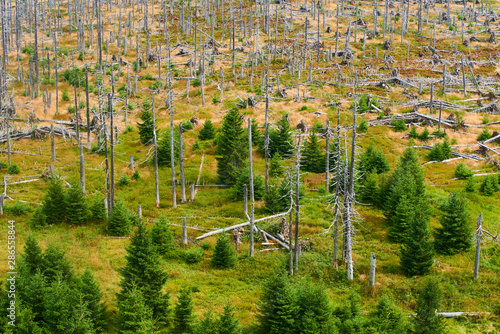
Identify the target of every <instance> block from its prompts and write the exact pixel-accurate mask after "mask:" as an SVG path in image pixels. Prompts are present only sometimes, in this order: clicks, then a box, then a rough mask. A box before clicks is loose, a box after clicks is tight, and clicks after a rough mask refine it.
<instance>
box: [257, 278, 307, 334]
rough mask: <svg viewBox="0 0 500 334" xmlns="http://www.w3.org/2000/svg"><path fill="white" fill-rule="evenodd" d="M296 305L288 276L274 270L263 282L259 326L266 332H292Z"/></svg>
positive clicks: (269, 333)
mask: <svg viewBox="0 0 500 334" xmlns="http://www.w3.org/2000/svg"><path fill="white" fill-rule="evenodd" d="M297 314H298V307H297V304H296V303H295V300H294V294H293V292H292V289H291V286H290V283H289V278H288V276H287V275H286V274H285V273H284V272H283V271H280V272H275V273H273V274H271V276H270V277H269V278H268V279H267V280H266V282H265V283H264V291H263V294H262V296H261V299H260V305H259V314H258V319H259V327H260V329H261V332H262V333H267V334H294V333H295V326H296V325H297Z"/></svg>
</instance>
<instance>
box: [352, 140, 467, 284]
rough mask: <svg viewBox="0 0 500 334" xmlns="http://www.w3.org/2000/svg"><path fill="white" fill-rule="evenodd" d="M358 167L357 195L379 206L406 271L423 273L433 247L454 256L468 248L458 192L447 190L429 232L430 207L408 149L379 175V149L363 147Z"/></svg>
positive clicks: (427, 268) (463, 202)
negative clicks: (388, 172) (391, 166)
mask: <svg viewBox="0 0 500 334" xmlns="http://www.w3.org/2000/svg"><path fill="white" fill-rule="evenodd" d="M360 169H361V172H362V176H361V182H360V186H359V189H358V193H359V197H360V198H361V199H362V200H363V201H365V202H368V203H371V204H373V205H376V206H378V207H380V208H381V209H383V210H384V216H385V225H386V226H387V228H388V237H389V239H390V240H391V241H392V242H395V243H399V244H401V249H400V260H401V268H402V270H403V272H404V273H405V274H406V275H407V276H414V275H423V274H426V273H428V272H429V271H430V269H431V267H432V264H433V258H434V254H435V252H438V253H440V254H446V255H455V254H458V253H460V252H464V251H467V250H468V249H470V247H471V241H472V237H473V233H472V232H473V231H472V225H471V220H470V216H469V212H468V209H467V199H466V198H465V197H464V195H463V193H461V192H454V193H452V194H450V196H449V198H448V199H447V201H446V202H445V203H444V204H443V205H442V206H441V207H440V209H441V216H440V219H439V222H440V224H441V226H440V227H439V228H436V229H435V230H434V231H432V232H431V230H430V228H429V222H430V217H431V213H432V208H431V206H430V204H429V199H428V196H427V194H426V190H425V183H424V175H423V171H422V169H421V167H420V166H419V162H418V157H417V154H416V151H415V150H414V149H412V148H407V149H406V150H405V151H404V153H403V155H402V156H401V158H400V160H399V162H398V164H397V166H396V169H395V170H394V172H393V173H392V175H390V176H385V175H382V176H381V174H383V173H384V172H386V171H388V170H389V164H388V162H387V160H386V159H385V157H384V156H383V154H382V152H381V151H377V150H374V149H373V148H372V147H369V148H368V149H367V150H366V151H365V152H364V153H363V154H362V155H361V157H360ZM432 236H434V239H433V240H432Z"/></svg>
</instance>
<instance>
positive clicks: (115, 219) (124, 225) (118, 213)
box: [107, 200, 132, 236]
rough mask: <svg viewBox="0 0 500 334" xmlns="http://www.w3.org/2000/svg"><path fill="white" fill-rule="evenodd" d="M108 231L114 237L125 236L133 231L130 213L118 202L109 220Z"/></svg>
mask: <svg viewBox="0 0 500 334" xmlns="http://www.w3.org/2000/svg"><path fill="white" fill-rule="evenodd" d="M107 231H108V233H109V235H112V236H124V235H127V234H130V232H131V231H132V221H131V219H130V213H129V212H128V209H127V208H126V207H125V204H124V203H123V202H122V201H120V200H118V201H116V203H115V206H114V207H113V211H112V212H111V215H110V216H109V218H108V223H107Z"/></svg>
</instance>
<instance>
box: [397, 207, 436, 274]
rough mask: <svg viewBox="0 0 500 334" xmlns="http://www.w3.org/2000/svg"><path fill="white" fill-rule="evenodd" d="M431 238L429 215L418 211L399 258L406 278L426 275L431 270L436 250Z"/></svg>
mask: <svg viewBox="0 0 500 334" xmlns="http://www.w3.org/2000/svg"><path fill="white" fill-rule="evenodd" d="M430 238H431V232H430V230H429V218H428V214H427V213H423V212H421V211H418V210H416V211H415V212H414V214H413V220H412V223H411V225H410V228H409V230H408V233H406V236H405V238H404V242H403V244H402V245H401V250H400V256H399V259H400V261H401V269H402V270H403V272H404V274H405V275H406V276H408V277H412V276H415V275H425V274H427V273H428V272H429V271H430V270H431V267H432V264H433V258H434V249H433V245H432V241H431V239H430Z"/></svg>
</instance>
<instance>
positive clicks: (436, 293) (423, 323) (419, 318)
mask: <svg viewBox="0 0 500 334" xmlns="http://www.w3.org/2000/svg"><path fill="white" fill-rule="evenodd" d="M441 298H442V292H441V289H440V287H439V285H438V283H437V282H435V281H433V280H431V279H429V280H428V281H427V282H426V283H425V285H424V287H423V289H422V291H421V292H420V295H419V296H418V299H417V315H416V316H415V318H414V321H413V324H414V328H415V333H421V334H437V333H445V328H446V323H445V320H444V318H443V317H442V316H440V315H437V314H436V310H438V309H439V305H440V303H441Z"/></svg>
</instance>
